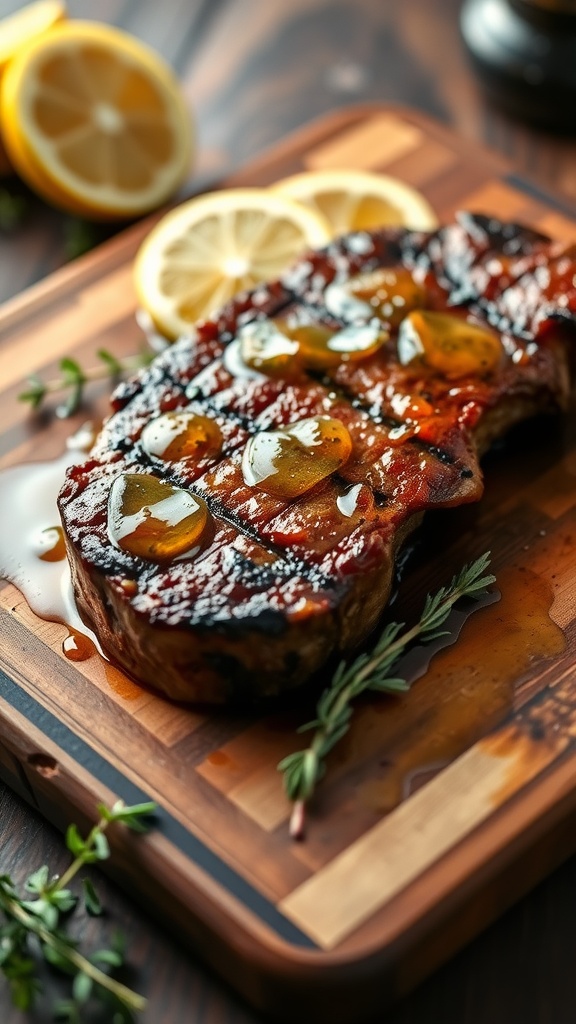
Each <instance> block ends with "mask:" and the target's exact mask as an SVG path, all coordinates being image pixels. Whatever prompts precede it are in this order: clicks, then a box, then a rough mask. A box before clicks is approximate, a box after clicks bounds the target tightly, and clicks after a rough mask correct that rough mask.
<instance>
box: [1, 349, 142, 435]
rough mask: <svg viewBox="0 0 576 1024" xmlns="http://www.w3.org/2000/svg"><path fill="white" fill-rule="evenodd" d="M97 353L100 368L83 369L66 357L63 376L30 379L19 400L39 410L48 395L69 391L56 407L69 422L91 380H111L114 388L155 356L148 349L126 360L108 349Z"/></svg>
mask: <svg viewBox="0 0 576 1024" xmlns="http://www.w3.org/2000/svg"><path fill="white" fill-rule="evenodd" d="M96 354H97V356H98V359H99V360H100V364H101V365H100V366H95V367H92V368H91V369H89V370H84V369H83V368H82V367H81V366H80V364H79V363H78V362H77V361H76V360H75V359H72V358H71V357H70V356H64V358H63V359H61V360H60V364H59V366H60V377H56V378H54V379H53V380H47V381H43V380H42V379H41V378H40V377H38V376H36V375H33V376H31V377H29V378H28V380H27V387H26V390H25V391H22V392H21V393H20V394H19V395H18V400H19V401H20V402H28V404H29V405H30V406H31V407H32V408H33V409H39V408H40V406H41V405H42V403H43V402H44V401H45V399H46V398H47V397H48V395H52V394H55V393H57V392H59V391H64V392H68V394H67V396H66V398H65V400H64V401H63V402H62V403H61V404H60V405H58V406H57V407H56V415H57V416H58V417H59V418H60V419H67V417H68V416H72V415H73V414H74V413H75V412H77V411H78V409H79V408H80V407H81V405H82V403H83V401H84V393H85V389H86V385H87V384H89V383H90V382H91V381H94V380H105V379H106V378H109V380H110V384H111V385H113V384H115V383H117V381H118V379H119V378H120V377H121V376H122V374H124V373H132V372H133V371H134V370H139V369H141V368H142V367H143V366H148V364H149V363H151V362H152V360H153V359H154V353H153V352H150V351H149V350H148V349H143V350H142V351H141V352H137V353H135V354H134V355H131V356H126V357H125V358H124V359H119V358H118V357H117V356H115V355H113V354H112V353H111V352H108V351H107V349H99V350H98V352H97V353H96Z"/></svg>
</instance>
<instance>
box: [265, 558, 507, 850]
mask: <svg viewBox="0 0 576 1024" xmlns="http://www.w3.org/2000/svg"><path fill="white" fill-rule="evenodd" d="M489 565H490V553H489V552H486V554H484V555H482V556H481V558H478V559H477V560H476V561H475V562H472V563H471V564H470V565H466V566H464V568H463V569H462V570H461V572H460V573H459V574H458V575H457V576H454V578H453V579H452V582H451V583H450V584H449V585H448V586H447V587H442V588H441V589H440V590H439V591H438V593H437V594H435V595H434V596H431V595H430V594H429V595H428V597H427V598H426V602H425V604H424V610H423V611H422V615H421V616H420V619H419V621H418V622H417V623H416V625H415V626H412V627H411V628H410V629H406V630H405V631H404V632H402V630H404V626H405V623H403V622H390V623H389V624H388V625H387V626H386V627H385V628H384V631H383V633H382V634H381V636H380V638H379V640H378V641H377V643H376V645H375V647H374V648H373V650H372V651H370V652H366V653H364V654H360V655H359V656H358V657H357V658H356V659H355V660H354V661H353V662H352V663H351V664H347V663H346V662H345V661H342V662H340V665H339V666H338V668H337V669H336V672H335V673H334V675H333V677H332V681H331V683H330V686H329V687H328V688H327V689H326V690H325V691H324V693H323V694H322V696H321V697H320V699H319V701H318V703H317V705H316V718H314V720H313V721H311V722H307V723H306V724H305V725H302V726H301V727H300V728H299V729H298V732H308V731H309V730H311V729H313V730H314V735H313V737H312V740H311V742H310V744H309V746H308V747H306V749H305V750H298V751H296V752H295V753H293V754H289V755H288V757H285V758H284V759H283V760H282V761H280V764H279V765H278V770H279V771H280V772H282V773H283V776H284V789H285V791H286V795H287V796H288V799H289V800H291V801H292V802H293V804H294V807H293V812H292V817H291V819H290V835H291V836H292V837H293V838H294V839H301V838H302V837H303V835H304V820H305V808H306V803H307V802H308V800H310V797H311V796H312V794H313V793H314V791H315V789H316V786H317V784H318V783H319V782H320V780H321V779H322V778H323V776H324V775H325V772H326V756H327V754H328V753H329V752H330V751H331V750H332V748H333V747H335V746H336V744H337V743H338V741H339V740H340V739H342V737H343V736H344V734H345V733H347V732H348V729H349V728H350V722H351V719H352V714H353V708H352V706H351V705H352V701H353V700H354V699H355V698H356V697H359V696H360V694H361V693H365V692H366V691H367V690H370V691H375V692H377V693H395V694H398V693H406V692H407V691H408V690H409V689H410V686H409V684H408V683H407V682H406V680H405V679H398V678H395V677H394V676H393V675H391V673H392V670H393V668H394V666H395V665H396V663H397V662H398V661H399V659H400V658H401V657H402V655H403V654H404V653H405V651H406V648H407V647H408V646H409V645H410V644H412V643H413V642H414V641H415V640H417V639H418V640H419V641H420V642H421V643H430V642H431V641H432V640H436V639H438V637H441V636H446V635H447V632H448V631H447V630H442V629H441V628H440V627H441V626H443V624H444V623H445V621H446V619H447V618H448V615H449V614H450V612H451V610H452V608H453V606H454V605H455V604H456V602H457V601H459V600H460V599H461V598H463V597H471V598H474V599H476V600H478V599H480V598H481V597H483V596H484V595H485V593H486V588H487V587H489V586H491V585H492V584H493V583H494V582H495V580H496V577H495V576H492V574H487V573H486V570H487V569H488V567H489Z"/></svg>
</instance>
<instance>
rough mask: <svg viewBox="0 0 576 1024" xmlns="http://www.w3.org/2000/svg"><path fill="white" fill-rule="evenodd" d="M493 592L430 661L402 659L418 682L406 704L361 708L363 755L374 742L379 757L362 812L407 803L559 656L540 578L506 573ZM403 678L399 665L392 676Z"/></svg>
mask: <svg viewBox="0 0 576 1024" xmlns="http://www.w3.org/2000/svg"><path fill="white" fill-rule="evenodd" d="M498 586H499V588H500V590H501V599H500V601H498V602H497V603H493V604H491V605H489V606H488V607H484V608H481V609H480V610H478V611H476V612H474V614H469V617H468V618H467V619H466V621H465V622H464V625H463V628H462V631H461V633H460V636H459V638H458V640H457V642H456V643H454V644H452V645H451V646H449V647H445V648H443V649H442V650H440V651H439V652H437V653H436V654H434V656H433V657H432V656H431V654H430V651H428V650H427V649H426V647H420V648H418V649H417V650H416V651H414V652H413V653H412V655H411V656H408V657H412V660H413V666H412V667H413V671H412V672H411V673H410V675H411V677H412V678H413V679H414V678H417V679H418V681H417V682H416V684H415V686H414V689H413V690H412V692H411V693H410V694H409V695H408V696H407V697H406V698H400V699H398V700H389V699H386V698H381V699H380V700H378V701H377V702H376V703H374V704H373V705H372V707H371V708H366V709H364V711H363V716H364V723H363V729H361V730H359V732H358V735H359V734H360V732H362V737H361V739H362V744H363V752H364V756H365V748H366V745H370V744H371V743H374V744H375V743H376V737H377V741H378V747H379V749H380V750H386V761H385V762H383V763H382V764H381V769H382V768H383V771H382V770H381V771H380V773H379V774H380V776H381V777H380V778H379V779H374V778H373V777H372V778H370V779H368V780H367V781H366V782H364V783H363V784H362V785H361V786H360V788H359V791H358V795H359V799H360V801H361V803H362V804H363V805H364V806H367V807H369V808H371V809H372V810H375V811H377V812H378V813H385V812H388V811H390V810H391V809H392V808H393V807H395V806H396V805H397V804H398V803H400V802H401V801H402V800H403V799H406V798H407V797H408V796H410V794H411V793H413V792H414V791H415V790H416V789H418V788H420V786H422V785H424V784H425V783H426V782H427V781H428V780H429V779H430V778H432V777H433V776H434V775H435V774H436V773H437V772H438V771H439V770H441V769H442V768H443V767H445V765H447V764H449V763H450V762H451V761H453V760H454V759H455V758H456V757H458V756H459V755H460V754H462V753H463V752H464V751H465V750H467V749H468V747H470V746H471V745H472V744H473V743H475V742H477V741H478V740H480V739H482V737H484V736H486V735H487V734H488V733H490V731H491V730H492V729H493V728H495V727H496V726H498V725H499V723H501V722H502V721H503V720H504V719H505V718H506V716H507V715H508V714H509V713H510V712H511V711H512V710H513V708H514V707H515V706H517V705H518V704H521V703H523V701H524V699H527V698H528V697H529V696H530V695H531V690H532V686H531V679H532V678H534V675H535V673H534V669H535V668H536V666H538V664H539V663H540V662H542V661H544V660H545V659H550V658H554V657H558V656H559V655H560V654H562V652H563V651H564V649H565V646H566V639H565V636H564V633H563V632H562V630H561V629H560V627H559V626H557V625H556V623H555V622H553V621H552V619H551V618H550V615H549V610H550V608H551V606H552V602H553V597H554V595H553V590H552V587H551V586H550V583H549V582H548V581H547V580H546V579H543V578H542V577H540V576H537V575H536V573H533V572H530V570H528V569H521V568H519V567H516V566H509V567H507V568H506V569H503V570H502V571H501V572H499V573H498ZM474 607H475V606H474V605H471V608H470V611H471V612H472V611H474ZM453 614H454V613H453ZM459 614H462V615H463V616H465V614H466V613H459ZM418 661H420V665H418ZM403 671H404V670H403V668H402V666H401V665H400V666H399V667H398V674H399V675H402V674H403ZM419 676H420V677H421V678H418V677H419ZM524 694H526V695H525V696H524ZM344 742H346V740H345V741H344ZM351 754H352V750H351V749H349V750H348V752H347V754H346V758H347V759H348V758H349V757H350V755H351ZM371 773H372V775H373V774H374V768H373V766H372V768H371Z"/></svg>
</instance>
